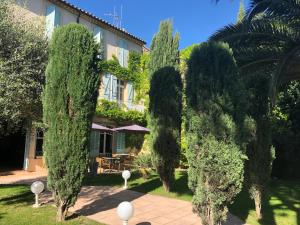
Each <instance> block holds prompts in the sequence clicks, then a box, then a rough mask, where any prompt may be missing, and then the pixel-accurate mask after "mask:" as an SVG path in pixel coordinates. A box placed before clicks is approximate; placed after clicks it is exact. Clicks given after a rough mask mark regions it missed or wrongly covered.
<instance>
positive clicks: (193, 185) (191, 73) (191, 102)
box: [186, 42, 246, 225]
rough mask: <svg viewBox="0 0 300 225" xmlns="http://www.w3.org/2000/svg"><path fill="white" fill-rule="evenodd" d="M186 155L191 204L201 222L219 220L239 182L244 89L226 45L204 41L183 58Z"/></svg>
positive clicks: (242, 169) (242, 155) (237, 190)
mask: <svg viewBox="0 0 300 225" xmlns="http://www.w3.org/2000/svg"><path fill="white" fill-rule="evenodd" d="M187 64H188V71H187V77H186V82H187V84H186V85H187V86H186V97H187V118H186V133H187V143H188V150H187V158H188V163H189V170H188V175H189V187H190V189H191V190H192V191H193V193H194V196H193V206H194V210H195V212H197V213H198V215H199V216H200V217H201V219H202V222H203V224H205V225H214V224H221V222H222V221H224V220H225V219H226V215H227V211H228V209H227V205H228V204H230V203H231V202H232V201H233V199H234V197H235V196H236V195H237V194H238V193H239V192H240V190H241V188H242V183H243V173H244V158H245V155H244V154H243V151H245V144H244V139H243V135H242V134H243V133H244V132H243V130H244V122H243V121H244V120H245V113H244V109H245V107H246V105H245V104H246V101H245V97H244V96H245V91H244V87H243V85H242V83H241V82H240V80H239V77H238V73H237V66H236V63H235V60H234V58H233V55H232V52H231V50H230V49H229V47H228V45H227V44H224V43H214V42H208V43H203V44H201V45H200V46H197V47H195V48H194V50H193V52H192V54H191V57H190V59H189V60H188V63H187Z"/></svg>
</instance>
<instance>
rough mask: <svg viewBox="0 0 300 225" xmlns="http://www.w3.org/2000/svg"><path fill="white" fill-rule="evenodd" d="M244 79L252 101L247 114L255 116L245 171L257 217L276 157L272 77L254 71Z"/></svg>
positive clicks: (259, 213)
mask: <svg viewBox="0 0 300 225" xmlns="http://www.w3.org/2000/svg"><path fill="white" fill-rule="evenodd" d="M260 72H261V73H263V71H260ZM245 81H246V82H245V83H246V85H247V90H248V96H249V97H248V100H249V103H250V104H249V111H248V113H249V115H250V116H251V117H252V118H253V121H252V130H251V136H250V143H249V144H248V146H247V156H248V159H249V160H248V161H247V163H246V173H245V174H246V181H247V185H248V188H249V193H250V196H251V198H252V199H254V202H255V205H256V212H257V216H258V217H261V207H262V203H263V198H265V197H266V191H267V187H268V183H269V181H270V177H271V171H272V163H273V160H274V157H275V151H274V148H272V139H271V127H270V125H271V124H270V108H271V107H270V98H269V92H268V90H269V85H270V76H268V75H267V72H265V75H259V76H257V75H256V74H253V75H249V76H247V78H245Z"/></svg>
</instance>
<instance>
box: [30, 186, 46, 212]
mask: <svg viewBox="0 0 300 225" xmlns="http://www.w3.org/2000/svg"><path fill="white" fill-rule="evenodd" d="M30 189H31V191H32V193H33V194H34V195H35V204H34V205H33V207H34V208H37V207H39V206H40V203H39V194H41V193H42V192H43V190H44V184H43V182H41V181H35V182H33V183H32V184H31V187H30Z"/></svg>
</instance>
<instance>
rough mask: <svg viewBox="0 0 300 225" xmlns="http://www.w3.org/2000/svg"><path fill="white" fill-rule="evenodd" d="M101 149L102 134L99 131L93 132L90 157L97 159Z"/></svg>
mask: <svg viewBox="0 0 300 225" xmlns="http://www.w3.org/2000/svg"><path fill="white" fill-rule="evenodd" d="M99 148H100V132H99V131H98V130H92V131H91V138H90V157H97V156H98V155H99Z"/></svg>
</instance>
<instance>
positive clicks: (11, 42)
mask: <svg viewBox="0 0 300 225" xmlns="http://www.w3.org/2000/svg"><path fill="white" fill-rule="evenodd" d="M12 4H13V1H12V0H3V1H0V33H1V35H0V108H1V110H0V134H1V133H9V132H14V131H15V130H18V129H19V128H20V127H21V126H22V125H23V122H25V123H27V124H28V123H30V122H31V121H33V120H40V119H41V111H42V104H41V92H42V86H43V83H44V77H45V75H44V73H45V68H46V62H47V41H46V39H45V37H44V36H43V34H42V33H41V30H40V29H39V27H38V26H34V25H32V24H28V23H27V22H26V21H25V19H23V18H21V19H19V20H17V18H16V16H15V15H14V14H13V12H12V8H11V6H12Z"/></svg>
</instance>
